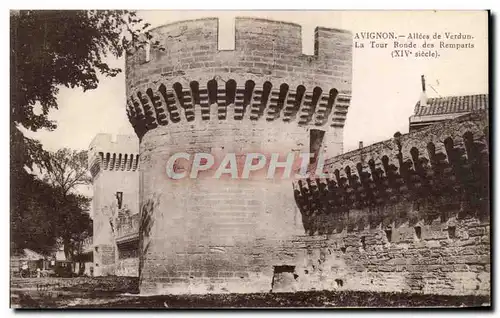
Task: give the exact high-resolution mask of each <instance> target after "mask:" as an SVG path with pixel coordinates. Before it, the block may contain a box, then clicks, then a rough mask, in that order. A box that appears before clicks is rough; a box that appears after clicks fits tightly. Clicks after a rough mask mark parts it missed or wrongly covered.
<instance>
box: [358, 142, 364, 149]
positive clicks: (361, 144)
mask: <svg viewBox="0 0 500 318" xmlns="http://www.w3.org/2000/svg"><path fill="white" fill-rule="evenodd" d="M361 148H363V142H362V141H360V142H359V146H358V149H361Z"/></svg>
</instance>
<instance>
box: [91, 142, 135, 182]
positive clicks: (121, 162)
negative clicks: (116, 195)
mask: <svg viewBox="0 0 500 318" xmlns="http://www.w3.org/2000/svg"><path fill="white" fill-rule="evenodd" d="M138 165H139V141H138V140H137V137H136V136H129V135H116V136H115V135H111V134H98V135H97V136H96V137H95V138H94V139H93V140H92V142H91V143H90V146H89V170H90V173H91V174H92V177H93V178H95V177H96V176H97V175H98V173H99V172H100V171H101V170H109V171H136V170H137V167H138Z"/></svg>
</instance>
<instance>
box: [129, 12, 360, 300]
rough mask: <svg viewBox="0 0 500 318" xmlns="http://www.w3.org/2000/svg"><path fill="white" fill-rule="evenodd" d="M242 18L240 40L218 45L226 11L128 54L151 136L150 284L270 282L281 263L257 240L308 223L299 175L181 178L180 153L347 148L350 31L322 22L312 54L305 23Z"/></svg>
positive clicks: (141, 125)
mask: <svg viewBox="0 0 500 318" xmlns="http://www.w3.org/2000/svg"><path fill="white" fill-rule="evenodd" d="M235 28H236V30H235V50H232V51H218V49H217V47H218V45H217V35H218V20H217V19H201V20H191V21H182V22H178V23H174V24H170V25H166V26H162V27H159V28H156V29H154V30H153V34H154V35H155V38H156V39H159V41H160V43H161V44H162V46H163V47H164V48H165V49H166V50H165V51H160V50H151V51H149V52H145V51H144V50H139V51H137V52H135V53H133V54H131V55H129V56H128V57H127V61H126V69H127V74H126V76H127V80H126V82H127V107H126V108H127V114H128V116H129V119H130V122H131V124H132V126H133V127H134V129H135V131H136V133H137V135H138V137H139V139H140V160H141V162H140V171H141V172H140V173H141V180H142V181H141V185H140V192H141V194H140V198H141V199H140V200H141V205H142V211H141V213H142V214H141V215H142V217H143V221H142V222H141V224H142V225H143V226H142V229H143V230H142V232H141V233H139V236H140V237H141V242H142V243H141V247H140V254H141V260H140V262H139V263H140V269H139V272H140V276H141V292H143V293H148V292H151V293H175V292H186V288H187V287H186V286H187V285H186V284H188V282H189V280H190V279H192V280H195V281H196V282H197V283H196V287H192V288H191V287H190V289H189V291H190V292H196V291H201V290H205V289H206V288H205V287H207V286H211V284H210V283H208V282H207V283H204V282H205V281H206V280H215V281H216V282H221V281H228V282H233V283H234V284H233V285H231V284H232V283H231V284H230V285H231V286H227V287H224V285H223V284H216V285H217V286H219V287H217V286H214V287H213V290H212V291H213V292H224V290H226V291H234V292H242V291H248V292H250V291H262V290H266V291H268V290H269V288H270V281H271V280H272V275H273V274H272V270H271V272H269V271H268V269H267V268H263V267H262V268H259V267H258V265H256V264H257V263H256V259H254V257H253V256H252V254H251V253H249V251H250V250H251V249H253V247H255V246H259V244H260V243H259V242H261V241H266V240H267V239H272V240H274V239H276V238H280V237H290V236H292V235H293V234H301V233H303V229H302V224H301V221H300V213H299V210H298V208H297V207H296V206H295V204H294V198H293V191H292V185H291V183H290V182H289V181H281V180H275V181H270V182H269V181H265V180H252V179H249V180H246V181H245V182H240V181H236V180H225V179H224V180H215V181H214V180H206V179H194V180H192V179H187V180H171V179H169V178H168V177H167V175H166V171H165V168H166V166H165V165H166V162H167V160H168V158H169V157H170V156H171V155H172V154H174V153H177V152H187V153H189V154H194V153H196V152H207V153H211V154H213V155H215V156H216V157H217V156H221V157H222V156H223V155H224V154H225V153H229V152H233V153H242V154H244V153H249V152H258V153H283V154H286V153H289V152H294V151H295V152H314V153H315V154H317V155H319V154H326V155H328V156H335V155H338V154H340V153H342V134H343V126H344V121H345V119H346V114H347V109H348V107H349V102H350V98H351V64H352V56H351V54H352V40H351V34H350V33H349V32H346V31H342V30H333V29H324V28H318V29H317V30H316V34H315V40H316V45H315V46H316V50H315V54H314V55H311V56H308V55H304V54H302V44H301V28H300V26H298V25H295V24H291V23H283V22H278V21H269V20H262V19H250V18H237V19H236V23H235ZM318 131H320V132H321V133H318ZM311 136H314V138H313V139H314V140H311ZM311 149H312V150H314V151H310V150H311ZM241 251H248V253H247V254H241ZM235 273H237V274H235ZM240 274H241V275H240ZM234 275H237V276H236V277H235V276H234ZM240 276H241V277H243V278H244V279H245V280H246V283H245V286H242V285H241V282H240V279H241V278H240ZM190 277H192V278H190ZM207 288H208V287H207Z"/></svg>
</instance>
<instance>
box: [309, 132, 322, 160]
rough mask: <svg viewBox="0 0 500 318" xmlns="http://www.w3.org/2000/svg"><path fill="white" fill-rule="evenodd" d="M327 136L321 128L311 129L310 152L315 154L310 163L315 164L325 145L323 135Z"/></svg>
mask: <svg viewBox="0 0 500 318" xmlns="http://www.w3.org/2000/svg"><path fill="white" fill-rule="evenodd" d="M324 136H325V132H324V131H323V130H319V129H311V130H310V131H309V152H310V153H312V154H314V157H312V158H311V160H310V161H309V164H314V163H315V162H316V159H317V157H318V154H319V153H320V151H321V146H322V145H323V137H324Z"/></svg>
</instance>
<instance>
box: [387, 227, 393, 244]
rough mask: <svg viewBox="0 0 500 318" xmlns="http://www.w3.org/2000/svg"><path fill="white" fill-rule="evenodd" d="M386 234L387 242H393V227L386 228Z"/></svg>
mask: <svg viewBox="0 0 500 318" xmlns="http://www.w3.org/2000/svg"><path fill="white" fill-rule="evenodd" d="M385 236H386V237H387V242H392V229H391V228H388V229H386V230H385Z"/></svg>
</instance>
